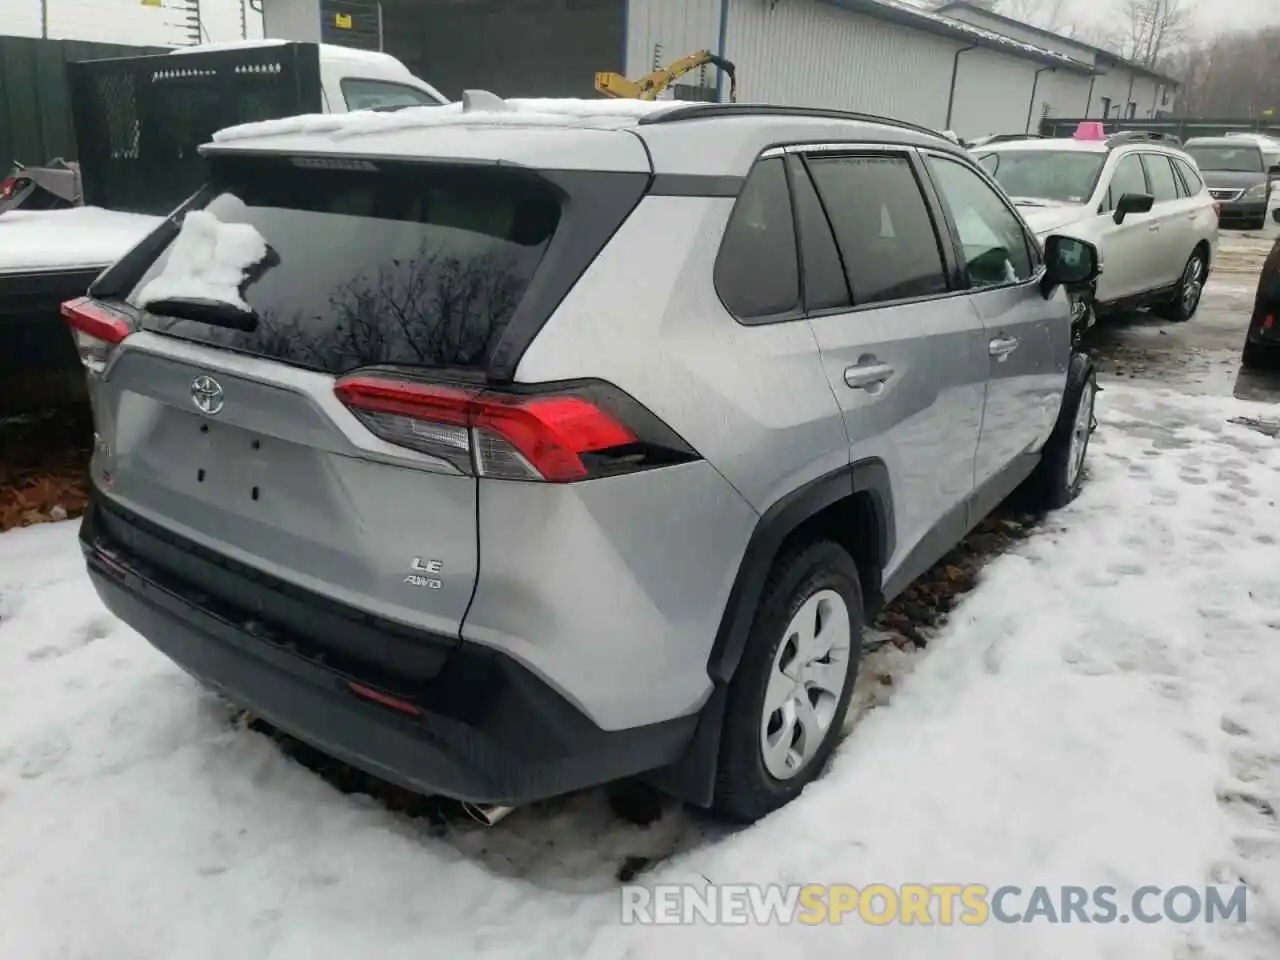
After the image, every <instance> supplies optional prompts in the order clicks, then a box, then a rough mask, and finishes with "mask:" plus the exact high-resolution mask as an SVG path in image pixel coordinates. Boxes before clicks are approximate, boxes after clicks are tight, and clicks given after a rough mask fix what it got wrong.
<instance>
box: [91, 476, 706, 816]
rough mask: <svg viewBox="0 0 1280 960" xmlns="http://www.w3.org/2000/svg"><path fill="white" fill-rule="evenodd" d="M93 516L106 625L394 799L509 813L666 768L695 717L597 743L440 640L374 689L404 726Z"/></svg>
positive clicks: (484, 662) (473, 650)
mask: <svg viewBox="0 0 1280 960" xmlns="http://www.w3.org/2000/svg"><path fill="white" fill-rule="evenodd" d="M101 510H102V505H101V496H100V494H95V502H94V503H92V504H91V506H90V509H89V511H88V512H87V513H86V515H85V519H84V521H83V523H82V525H81V530H80V540H81V545H82V548H83V551H84V555H85V559H86V563H87V566H88V570H89V575H90V578H91V579H92V581H93V584H94V588H95V589H96V590H97V592H98V595H99V596H100V597H101V598H102V601H103V603H104V604H105V605H106V606H107V608H108V609H109V610H110V611H111V612H112V613H113V614H115V615H116V616H117V617H119V618H120V619H121V620H123V621H124V622H125V623H127V624H128V625H129V626H131V627H133V628H134V629H135V630H137V631H138V633H140V634H141V635H142V636H143V637H145V638H146V639H147V640H148V641H149V642H150V643H151V644H152V645H153V646H155V647H156V648H157V649H158V650H159V651H160V652H161V653H164V654H165V655H166V656H168V657H169V658H170V659H172V660H173V661H174V662H175V663H177V664H178V665H179V666H180V667H182V668H183V669H184V670H186V671H187V672H188V673H190V674H192V675H193V676H195V677H196V678H198V679H199V680H201V681H202V682H203V683H205V684H206V685H208V686H209V687H211V688H213V689H215V690H218V691H219V692H221V693H222V694H223V695H225V696H226V697H227V698H228V699H229V700H231V701H232V702H234V703H237V704H239V705H240V706H242V707H244V708H245V709H247V710H249V711H250V712H252V713H254V714H256V715H258V716H261V717H262V718H263V719H265V720H267V721H269V722H270V723H272V724H273V725H275V726H276V727H278V728H279V729H281V730H283V731H285V732H287V733H289V734H291V735H293V736H295V737H297V738H298V739H300V740H303V741H306V742H308V743H310V744H312V745H314V746H316V747H318V748H319V749H321V750H323V751H324V752H325V753H328V754H329V755H331V756H334V757H337V758H338V759H340V760H343V761H345V762H347V763H350V764H352V765H354V766H357V767H360V768H361V769H363V770H366V771H368V772H369V773H372V774H374V775H376V776H379V777H382V778H384V779H386V780H389V781H391V782H394V783H397V784H400V785H401V786H404V787H407V788H409V789H412V790H417V791H420V792H423V793H432V794H442V795H444V796H449V797H454V798H456V799H459V800H468V801H472V802H476V803H501V804H508V805H518V804H522V803H528V802H530V801H534V800H540V799H544V798H546V797H551V796H555V795H557V794H561V793H566V792H569V791H571V790H576V789H581V788H584V787H588V786H594V785H597V784H600V783H604V782H607V781H611V780H616V779H620V778H623V777H627V776H632V775H635V774H639V773H643V772H646V771H649V770H652V769H655V768H658V767H663V766H666V765H668V764H671V763H673V762H675V761H676V760H678V759H679V758H680V757H681V756H682V755H683V754H684V752H685V750H686V749H687V747H688V744H689V742H690V740H691V739H692V736H693V732H694V728H695V726H696V723H697V716H696V715H692V716H688V717H682V718H679V719H676V720H672V721H668V722H665V723H659V724H653V725H650V726H645V727H639V728H634V729H631V730H623V731H603V730H601V729H600V728H599V727H597V726H595V725H594V724H593V723H591V721H590V720H589V719H587V718H586V717H585V716H584V715H583V714H582V713H581V712H579V711H578V710H577V709H575V708H574V707H573V706H572V705H571V704H569V703H568V702H567V701H565V700H564V699H563V698H562V697H561V696H560V695H559V694H558V693H556V692H555V691H554V690H552V689H551V688H550V687H549V686H548V685H547V684H545V683H544V682H543V681H542V680H540V679H539V678H537V677H536V676H534V675H533V674H532V673H530V672H529V671H528V670H526V669H525V668H523V667H522V666H521V665H519V664H518V663H516V662H515V661H513V660H511V659H510V658H508V657H505V656H502V655H501V654H497V653H495V652H493V651H490V650H488V649H486V648H483V647H479V646H476V645H473V644H466V643H464V644H462V645H460V646H453V645H456V644H457V641H456V639H453V638H438V640H439V642H440V643H442V644H449V645H451V646H453V650H452V652H451V653H450V654H449V655H448V661H447V663H446V665H445V666H444V668H443V669H442V670H441V671H440V672H439V674H438V675H437V676H435V677H434V678H432V679H431V680H429V681H426V682H421V683H415V684H410V685H407V686H405V687H396V688H392V689H387V688H386V687H385V686H381V687H374V689H375V690H376V691H377V692H378V693H381V694H384V695H387V696H390V697H394V698H395V699H396V700H397V701H398V702H400V703H401V704H403V705H405V706H407V707H410V708H411V710H412V712H406V711H405V710H404V709H393V708H392V707H389V706H383V705H381V704H378V703H374V702H371V701H370V700H368V699H366V698H364V697H360V696H357V695H356V694H355V693H353V692H352V684H353V683H358V684H360V685H362V686H365V687H373V686H374V685H372V684H369V683H367V682H366V680H365V679H364V678H362V677H360V676H353V675H351V674H350V673H349V672H344V671H343V670H341V669H336V668H334V667H333V666H332V665H330V664H328V663H326V662H325V658H324V657H323V656H319V657H316V656H308V655H307V652H306V650H305V649H303V648H301V647H300V646H299V645H298V643H295V642H293V639H292V638H290V637H288V636H281V635H279V634H277V633H275V632H274V631H272V630H271V629H270V624H266V625H265V629H264V624H263V623H262V622H261V621H260V620H258V619H255V618H254V617H252V616H250V615H249V614H248V613H247V612H245V613H243V614H241V612H239V611H236V610H234V609H233V608H230V607H229V606H227V605H226V604H218V603H216V602H214V601H212V600H211V599H210V598H209V597H208V596H206V595H205V594H203V593H202V592H201V590H200V589H199V586H198V585H196V584H192V583H190V582H187V581H183V580H181V579H179V578H177V577H174V576H173V575H171V574H168V573H166V571H164V570H162V569H160V568H158V567H156V566H155V565H154V564H152V563H150V562H148V561H147V560H146V559H144V558H142V557H141V556H140V555H138V554H136V553H134V552H132V551H131V550H130V549H129V548H128V547H127V546H126V545H124V544H123V543H122V542H120V541H119V540H118V539H116V538H113V537H112V536H111V535H110V534H109V533H108V532H107V531H105V530H104V529H103V524H102V523H101V521H100V513H101ZM424 641H425V642H428V643H429V642H431V638H428V637H424Z"/></svg>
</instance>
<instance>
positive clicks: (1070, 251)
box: [1040, 234, 1102, 299]
mask: <svg viewBox="0 0 1280 960" xmlns="http://www.w3.org/2000/svg"><path fill="white" fill-rule="evenodd" d="M1044 267H1045V270H1044V278H1043V280H1041V282H1040V290H1041V292H1042V293H1043V294H1044V296H1045V299H1048V298H1049V297H1051V296H1052V295H1053V291H1054V289H1055V288H1057V287H1060V286H1061V287H1067V288H1068V289H1070V288H1072V287H1083V286H1087V285H1088V284H1090V283H1093V281H1094V280H1096V279H1098V275H1099V274H1100V273H1102V259H1101V257H1100V256H1099V254H1098V248H1097V247H1095V246H1094V245H1093V244H1092V243H1089V242H1088V241H1086V240H1078V239H1076V238H1075V237H1064V236H1061V235H1059V234H1052V235H1050V236H1048V237H1046V238H1045V241H1044Z"/></svg>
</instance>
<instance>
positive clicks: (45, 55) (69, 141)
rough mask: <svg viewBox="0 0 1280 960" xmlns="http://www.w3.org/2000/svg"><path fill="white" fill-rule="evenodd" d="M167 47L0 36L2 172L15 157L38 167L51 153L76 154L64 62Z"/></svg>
mask: <svg viewBox="0 0 1280 960" xmlns="http://www.w3.org/2000/svg"><path fill="white" fill-rule="evenodd" d="M165 49H166V48H164V47H134V46H125V45H122V44H116V43H89V42H86V41H81V40H42V39H39V38H35V37H0V174H2V173H3V171H4V170H6V169H8V166H9V164H10V163H11V162H12V161H15V160H16V161H18V162H19V163H25V164H28V165H37V166H38V165H43V164H45V163H47V162H48V161H50V160H52V159H53V158H54V157H62V158H63V159H64V160H74V159H76V157H77V150H76V140H75V130H74V128H73V127H72V123H71V93H70V88H69V86H68V84H67V73H66V65H67V63H69V62H74V61H78V60H100V59H104V58H107V57H132V56H138V55H140V54H144V53H164V52H165Z"/></svg>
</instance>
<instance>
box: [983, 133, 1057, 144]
mask: <svg viewBox="0 0 1280 960" xmlns="http://www.w3.org/2000/svg"><path fill="white" fill-rule="evenodd" d="M978 139H979V140H982V144H981V145H982V146H984V147H987V146H990V145H991V144H993V143H1013V142H1015V141H1017V140H1045V139H1048V138H1047V137H1045V136H1044V135H1043V134H1039V133H996V134H992V135H991V136H989V137H987V138H985V139H983V138H982V137H979V138H978Z"/></svg>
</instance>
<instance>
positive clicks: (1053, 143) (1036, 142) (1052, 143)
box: [973, 137, 1159, 153]
mask: <svg viewBox="0 0 1280 960" xmlns="http://www.w3.org/2000/svg"><path fill="white" fill-rule="evenodd" d="M1154 146H1159V144H1156V143H1146V144H1143V147H1144V149H1145V148H1146V147H1154ZM973 149H974V150H975V151H978V150H981V151H982V152H983V153H998V152H1000V151H1001V150H1018V151H1023V150H1027V151H1031V150H1043V151H1045V152H1053V153H1061V152H1063V151H1064V150H1071V151H1074V152H1076V153H1106V152H1107V142H1106V141H1105V140H1076V139H1075V138H1074V137H1034V138H1028V139H1026V140H1001V141H1000V142H999V143H990V144H983V145H981V146H978V147H974V148H973Z"/></svg>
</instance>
